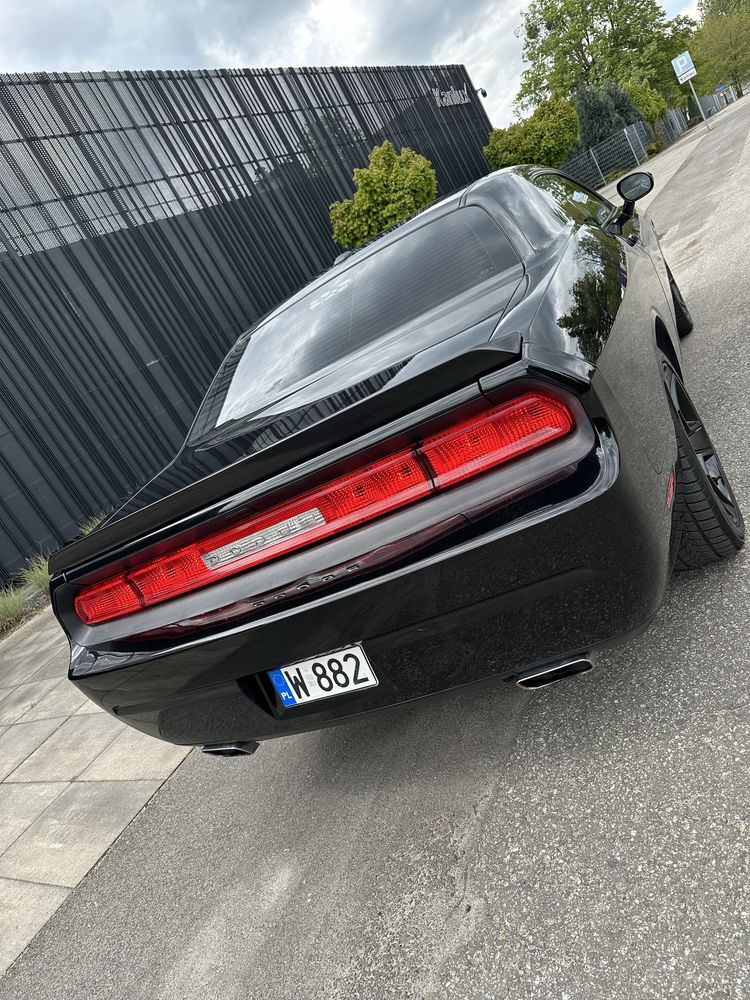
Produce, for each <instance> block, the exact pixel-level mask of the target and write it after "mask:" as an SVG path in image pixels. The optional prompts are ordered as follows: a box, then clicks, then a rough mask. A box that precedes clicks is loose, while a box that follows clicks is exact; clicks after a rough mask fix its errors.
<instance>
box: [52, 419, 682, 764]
mask: <svg viewBox="0 0 750 1000" xmlns="http://www.w3.org/2000/svg"><path fill="white" fill-rule="evenodd" d="M587 475H588V478H587V479H586V481H585V485H584V486H582V487H580V484H581V482H582V481H583V480H582V478H581V477H580V476H579V477H578V478H576V477H573V478H572V479H571V480H570V484H573V483H576V484H578V486H576V487H575V489H573V491H572V492H571V489H568V492H567V495H566V491H565V490H561V491H558V493H557V494H556V495H555V500H554V502H551V503H550V502H548V503H546V504H545V505H544V506H541V507H540V506H539V505H537V506H536V507H533V505H531V506H532V508H533V509H528V510H527V511H526V512H521V513H520V515H519V516H516V517H515V518H514V519H512V520H509V521H508V520H506V521H504V522H502V521H501V520H497V519H496V518H494V517H493V516H488V517H485V518H483V519H480V521H479V522H478V523H477V524H475V525H472V526H468V525H467V526H466V527H465V528H464V529H462V530H461V531H459V532H458V533H457V534H456V535H454V536H451V538H450V539H449V540H448V541H447V542H444V543H443V544H442V545H441V546H439V547H438V550H437V551H435V550H433V551H430V552H428V554H426V555H425V554H424V553H422V554H421V555H420V556H419V557H417V558H415V559H412V560H410V561H408V562H407V563H406V564H403V563H402V564H399V565H397V566H396V567H395V568H391V569H388V570H387V571H386V572H380V573H378V574H377V575H375V576H373V577H371V578H370V579H364V580H359V581H357V582H354V581H353V582H352V584H351V585H350V586H343V587H342V588H340V589H338V590H336V591H335V592H329V593H324V594H323V595H322V596H320V597H318V598H317V599H315V600H312V601H310V602H308V603H305V604H302V605H298V606H296V607H291V608H281V609H280V610H279V611H278V613H276V614H270V615H266V616H265V617H263V618H261V619H257V620H248V621H243V622H241V623H240V624H233V625H231V626H227V627H226V628H224V629H223V630H222V629H220V630H219V631H218V632H217V631H214V632H212V634H210V635H198V636H193V637H191V638H190V639H189V641H178V640H176V641H175V642H174V643H172V645H169V644H168V645H167V646H166V647H165V646H164V645H163V644H162V646H161V648H159V649H158V651H149V650H140V651H138V650H131V651H128V652H119V653H117V652H116V653H109V654H108V655H107V657H106V666H107V668H106V669H100V666H101V662H103V661H100V663H99V665H98V666H97V669H96V670H94V671H91V651H90V650H87V649H85V648H83V647H79V646H77V645H76V644H75V643H74V644H73V653H72V663H71V679H72V680H73V681H74V683H76V684H77V685H78V686H79V687H80V688H81V690H83V691H84V692H85V693H86V694H87V695H88V696H89V697H90V698H92V699H93V700H94V701H96V702H97V703H99V704H100V705H102V706H103V707H105V708H106V709H108V710H109V711H111V712H113V713H114V714H116V715H117V716H118V717H119V718H122V719H123V720H124V721H126V722H128V723H129V724H131V725H132V726H135V727H136V728H138V729H140V730H142V731H144V732H147V733H150V734H151V735H153V736H157V737H160V738H161V739H164V740H168V741H170V742H173V743H179V744H210V743H214V742H217V743H218V742H225V741H250V740H265V739H271V738H274V737H277V736H283V735H288V734H292V733H298V732H303V731H306V730H309V729H317V728H321V727H323V726H327V725H334V724H337V723H341V722H345V721H348V720H351V719H355V718H357V717H358V716H361V715H363V714H367V713H370V712H373V711H377V710H382V709H385V708H388V707H390V706H393V705H397V704H402V703H404V702H408V701H411V700H413V699H417V698H421V697H425V696H428V695H434V694H437V693H439V692H443V691H446V690H450V689H453V688H456V687H459V686H462V685H465V684H469V683H474V682H478V681H483V680H486V679H488V678H491V677H500V678H512V677H513V676H515V675H517V674H518V673H520V672H522V671H525V670H526V669H528V668H529V667H532V666H534V665H537V664H544V663H548V662H551V661H554V660H557V659H559V658H561V657H566V656H569V655H570V656H572V655H576V654H579V653H584V652H590V651H592V650H595V649H596V648H597V647H601V646H604V645H608V644H611V643H612V642H613V641H616V640H617V639H618V638H620V637H622V636H625V635H628V634H630V633H632V632H634V631H636V630H638V629H639V628H641V627H643V626H644V625H645V624H647V623H648V621H649V620H650V619H651V617H652V616H653V614H654V613H655V611H656V609H657V608H658V606H659V603H660V602H661V599H662V596H663V594H664V590H665V587H666V585H667V582H668V578H669V572H670V559H669V544H670V512H669V510H668V509H667V507H666V503H665V497H666V477H667V475H668V471H664V472H663V473H658V474H657V473H655V472H654V469H653V467H652V466H651V465H650V464H649V462H648V460H647V458H646V456H645V454H644V452H643V451H642V450H641V448H640V446H639V445H638V443H637V442H636V441H635V438H634V436H633V435H632V434H631V433H630V431H629V430H628V429H627V428H625V429H623V433H622V434H618V435H617V443H615V437H614V436H612V435H611V434H609V433H607V432H606V431H604V430H603V429H602V428H599V429H598V431H597V443H596V446H595V447H594V448H593V449H592V452H591V454H590V456H589V464H588V474H587ZM579 487H580V488H579ZM576 490H577V491H576ZM355 643H359V644H361V645H362V646H363V647H364V649H365V651H366V653H367V656H368V659H369V661H370V663H371V664H372V666H373V668H374V670H375V672H376V674H377V677H378V679H379V685H378V686H377V687H375V688H370V689H368V690H367V691H363V692H359V693H357V694H344V695H342V696H340V697H335V698H331V699H327V700H325V701H322V702H316V703H313V704H312V705H307V706H304V707H295V708H289V709H283V708H281V707H280V706H278V705H277V704H276V703H275V699H274V698H273V692H272V689H271V688H270V685H269V684H268V682H267V681H266V679H265V672H266V671H268V670H270V669H273V668H275V667H278V666H281V665H286V664H290V663H295V662H297V661H300V660H303V659H307V658H311V657H316V656H319V655H322V654H324V653H326V652H331V651H334V650H336V649H340V648H342V647H345V646H351V645H353V644H355Z"/></svg>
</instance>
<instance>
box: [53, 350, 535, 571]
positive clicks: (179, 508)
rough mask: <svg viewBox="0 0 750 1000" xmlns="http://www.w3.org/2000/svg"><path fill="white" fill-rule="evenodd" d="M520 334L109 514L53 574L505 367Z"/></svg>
mask: <svg viewBox="0 0 750 1000" xmlns="http://www.w3.org/2000/svg"><path fill="white" fill-rule="evenodd" d="M521 347H522V337H521V334H520V333H511V334H508V335H506V336H503V337H500V338H498V339H497V340H496V341H495V340H493V341H489V342H487V343H485V344H482V345H481V346H480V347H477V348H475V349H473V350H470V351H467V352H466V353H463V354H460V355H458V356H456V357H453V358H451V359H449V360H448V361H446V362H445V363H444V364H442V365H440V366H438V367H436V368H433V369H430V370H428V371H425V372H422V373H420V374H418V375H415V376H414V377H413V378H411V379H408V380H404V381H402V382H397V384H396V385H393V386H385V387H384V388H383V389H382V390H381V391H380V392H378V393H375V394H374V395H372V396H369V397H367V398H366V399H364V400H362V401H361V402H360V403H358V404H356V405H355V406H351V407H348V408H346V409H345V410H341V411H340V412H338V413H335V414H332V415H331V416H330V417H328V418H326V419H325V420H323V421H321V422H320V423H317V424H314V425H313V426H311V427H309V428H306V429H305V430H302V431H300V432H299V433H298V434H294V435H293V436H292V437H290V438H287V439H285V440H283V441H279V442H278V443H276V444H274V445H272V446H271V447H269V448H268V449H266V450H265V451H264V452H262V453H260V454H255V455H252V456H248V457H247V458H244V459H240V460H239V461H237V462H234V463H233V464H231V465H228V466H227V467H226V468H224V469H221V470H219V471H218V472H215V473H213V474H211V475H209V476H206V477H205V478H203V479H199V480H198V481H197V482H195V483H191V484H190V485H189V486H185V487H183V488H182V489H181V490H178V491H177V492H175V493H172V494H170V495H169V496H167V497H164V498H163V499H161V500H158V501H156V502H155V503H152V504H150V505H149V506H147V507H144V508H142V509H141V510H138V511H134V512H133V513H132V514H129V515H127V516H126V517H124V518H122V519H121V520H115V521H113V522H112V523H111V524H108V523H107V522H105V523H104V524H102V525H101V526H100V527H99V528H97V529H96V530H95V531H93V532H91V534H89V535H86V536H84V537H83V538H78V539H76V540H74V541H72V542H69V543H68V544H67V545H65V546H63V547H62V548H61V549H58V550H57V552H53V553H52V555H51V556H50V557H49V571H50V573H52V574H53V576H58V575H60V574H62V575H65V574H66V573H67V572H69V571H71V570H74V569H76V568H77V567H79V566H82V565H83V564H85V563H90V562H92V561H94V560H97V561H98V560H99V559H101V558H103V557H104V556H106V555H107V554H109V553H114V552H115V551H117V550H119V549H121V548H122V547H123V546H125V545H127V544H128V543H132V542H135V541H137V540H139V539H144V540H145V539H146V538H147V537H148V536H151V535H152V534H153V533H155V532H158V531H159V530H160V529H164V528H166V527H168V526H171V525H175V524H176V523H178V522H179V521H181V520H183V519H186V518H189V517H190V515H193V514H195V513H196V511H198V510H201V509H203V508H206V507H208V506H210V505H211V504H214V503H220V502H222V501H224V500H226V499H228V498H229V497H231V496H232V495H233V494H237V493H240V492H242V491H245V490H247V489H248V488H250V487H252V486H255V485H257V484H258V483H261V482H263V481H264V480H268V479H270V478H271V477H272V476H275V475H278V474H279V473H281V472H283V471H284V470H285V469H289V468H290V467H291V468H294V467H295V466H297V465H299V464H301V463H302V462H304V461H306V460H308V459H311V458H314V457H315V456H316V455H318V454H321V453H323V452H325V451H327V450H330V449H332V448H334V447H337V446H340V445H342V444H344V443H346V441H348V440H352V439H354V438H357V437H360V436H361V435H363V434H364V433H366V432H367V431H371V430H372V429H373V428H374V427H377V426H378V425H379V424H385V423H388V422H390V421H392V420H395V419H398V418H399V417H403V416H405V415H406V414H408V413H409V412H410V411H411V410H417V409H418V408H419V407H421V406H425V405H428V404H429V403H432V402H434V401H435V400H437V399H440V398H441V397H442V396H447V395H449V394H450V393H451V392H452V391H455V390H457V389H461V388H464V387H466V386H467V385H470V384H471V383H472V382H474V383H476V388H477V393H479V392H480V391H481V390H480V386H479V384H478V383H479V378H480V377H481V376H482V375H486V374H488V373H490V372H492V371H495V370H496V369H498V368H504V367H506V366H507V365H510V364H512V363H513V362H514V361H519V360H520V358H521Z"/></svg>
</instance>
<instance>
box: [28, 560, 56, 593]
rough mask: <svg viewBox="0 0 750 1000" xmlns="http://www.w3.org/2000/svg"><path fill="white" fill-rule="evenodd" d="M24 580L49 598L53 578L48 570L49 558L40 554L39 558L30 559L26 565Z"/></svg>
mask: <svg viewBox="0 0 750 1000" xmlns="http://www.w3.org/2000/svg"><path fill="white" fill-rule="evenodd" d="M23 579H24V583H28V584H29V585H30V586H32V587H36V589H37V590H38V591H40V592H41V593H42V594H46V595H47V597H49V582H50V580H51V579H52V577H51V574H50V571H49V570H48V569H47V556H43V555H42V554H41V553H40V554H39V555H38V556H34V557H33V558H32V559H29V561H28V562H27V563H26V569H25V570H24V571H23Z"/></svg>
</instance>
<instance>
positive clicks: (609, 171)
mask: <svg viewBox="0 0 750 1000" xmlns="http://www.w3.org/2000/svg"><path fill="white" fill-rule="evenodd" d="M654 138H655V136H654V130H653V129H652V128H651V126H650V125H647V124H646V123H645V122H636V123H635V124H634V125H628V126H627V128H624V129H621V130H620V131H619V132H615V134H614V135H611V136H609V138H608V139H605V140H604V142H600V143H597V145H596V146H592V147H591V148H590V149H586V150H584V151H583V152H582V153H577V154H575V155H574V156H569V157H568V159H567V160H566V161H565V163H564V164H563V166H562V169H563V170H564V171H565V173H566V174H569V175H570V176H571V177H574V178H575V179H576V180H578V181H580V182H581V183H582V184H585V185H586V186H587V187H590V188H599V187H603V186H604V185H605V184H607V183H608V182H609V181H611V180H613V178H614V177H616V176H617V175H619V174H621V173H622V172H623V171H624V170H629V169H630V168H631V167H638V166H640V164H641V163H644V162H645V161H646V160H647V159H648V147H649V145H650V144H651V143H652V142H653V141H654Z"/></svg>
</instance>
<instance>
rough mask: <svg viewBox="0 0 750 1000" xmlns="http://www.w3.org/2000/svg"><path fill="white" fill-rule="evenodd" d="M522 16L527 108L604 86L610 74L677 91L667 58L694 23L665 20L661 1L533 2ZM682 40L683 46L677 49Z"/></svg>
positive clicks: (521, 101) (619, 80) (522, 96)
mask: <svg viewBox="0 0 750 1000" xmlns="http://www.w3.org/2000/svg"><path fill="white" fill-rule="evenodd" d="M523 18H524V22H523V28H524V48H523V58H524V61H525V63H526V68H525V69H524V72H523V75H522V78H521V89H520V91H519V94H518V98H517V103H518V105H519V106H520V107H522V108H529V107H535V106H536V105H537V104H539V103H540V102H541V101H543V100H544V99H545V98H547V97H549V96H550V95H551V94H559V95H562V96H564V97H573V96H575V94H576V92H577V91H578V89H579V88H580V87H582V86H590V87H592V88H593V89H600V88H601V87H603V86H604V84H605V83H606V82H607V81H608V80H611V81H613V82H614V83H616V84H618V85H619V86H622V85H623V84H624V83H625V82H626V81H627V80H630V79H637V80H646V81H647V82H648V83H649V84H650V85H651V86H653V87H656V89H659V90H661V86H662V84H663V85H664V87H667V88H670V87H671V88H673V89H676V87H677V83H676V80H675V81H674V85H673V84H671V82H670V81H669V78H668V75H667V74H668V72H672V67H671V65H670V59H671V58H672V57H673V56H674V55H677V54H678V53H679V52H680V51H682V49H684V48H686V47H687V45H686V44H685V40H686V35H687V34H689V33H690V32H691V31H692V30H694V28H695V24H694V22H692V21H691V20H690V19H689V18H684V17H678V18H674V19H673V20H671V21H670V20H667V17H666V14H665V12H664V10H663V8H662V7H661V6H660V5H659V3H658V2H657V0H531V3H530V4H529V6H528V8H527V9H526V11H525V12H524V14H523ZM678 43H679V44H681V45H682V48H676V50H675V51H672V50H673V49H675V47H676V45H677V44H678ZM673 76H674V74H673ZM677 92H679V91H677Z"/></svg>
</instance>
